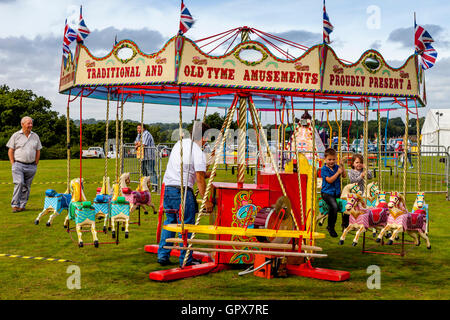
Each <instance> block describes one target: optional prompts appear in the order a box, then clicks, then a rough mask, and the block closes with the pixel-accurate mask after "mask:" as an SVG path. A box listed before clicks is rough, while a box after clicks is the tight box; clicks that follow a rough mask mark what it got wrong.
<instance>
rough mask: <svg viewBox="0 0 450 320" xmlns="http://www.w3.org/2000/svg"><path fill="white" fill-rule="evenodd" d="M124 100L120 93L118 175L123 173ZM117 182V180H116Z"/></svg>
mask: <svg viewBox="0 0 450 320" xmlns="http://www.w3.org/2000/svg"><path fill="white" fill-rule="evenodd" d="M124 104H125V102H124V101H123V93H122V105H121V107H120V175H122V174H123V165H122V163H123V106H124ZM117 182H119V180H117Z"/></svg>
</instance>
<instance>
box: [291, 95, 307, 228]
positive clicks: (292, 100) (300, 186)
mask: <svg viewBox="0 0 450 320" xmlns="http://www.w3.org/2000/svg"><path fill="white" fill-rule="evenodd" d="M291 107H292V134H293V135H294V143H295V156H296V158H297V180H298V191H299V192H298V193H299V199H300V218H301V224H302V226H304V225H305V221H304V218H303V214H304V211H303V196H302V190H303V188H302V179H301V176H300V156H299V154H298V144H297V135H296V134H295V114H294V99H293V97H292V96H291Z"/></svg>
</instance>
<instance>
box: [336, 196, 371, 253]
mask: <svg viewBox="0 0 450 320" xmlns="http://www.w3.org/2000/svg"><path fill="white" fill-rule="evenodd" d="M345 213H346V214H349V215H350V219H349V224H348V227H347V228H345V229H344V231H343V232H342V235H341V238H340V239H339V244H341V245H342V244H344V240H345V237H346V236H347V233H348V232H349V231H352V230H357V231H356V235H355V238H354V239H353V243H352V245H353V246H356V245H357V244H358V239H359V236H360V234H361V232H365V231H366V228H367V227H368V226H369V219H368V216H369V215H368V211H367V206H366V204H365V203H364V199H363V197H362V196H361V195H360V194H358V193H349V194H348V196H347V204H346V205H345Z"/></svg>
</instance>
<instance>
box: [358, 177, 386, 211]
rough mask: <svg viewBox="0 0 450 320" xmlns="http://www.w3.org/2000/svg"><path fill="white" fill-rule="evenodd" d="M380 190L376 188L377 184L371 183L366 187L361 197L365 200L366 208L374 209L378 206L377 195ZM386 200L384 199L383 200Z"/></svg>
mask: <svg viewBox="0 0 450 320" xmlns="http://www.w3.org/2000/svg"><path fill="white" fill-rule="evenodd" d="M379 192H380V189H379V188H378V183H376V182H371V183H369V184H368V185H367V190H366V192H365V194H364V195H363V197H366V199H367V206H369V207H376V206H377V205H378V193H379ZM385 199H386V198H385Z"/></svg>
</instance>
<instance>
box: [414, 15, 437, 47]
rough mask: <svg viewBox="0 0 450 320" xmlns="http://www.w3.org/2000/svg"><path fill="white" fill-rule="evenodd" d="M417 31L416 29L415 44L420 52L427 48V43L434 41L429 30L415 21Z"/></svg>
mask: <svg viewBox="0 0 450 320" xmlns="http://www.w3.org/2000/svg"><path fill="white" fill-rule="evenodd" d="M414 26H415V31H414V44H415V47H416V51H417V52H420V51H423V50H425V49H426V44H430V43H432V42H434V40H433V38H432V37H431V35H430V34H429V32H428V31H427V30H425V29H424V28H423V27H422V26H419V25H417V24H416V22H415V21H414Z"/></svg>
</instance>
